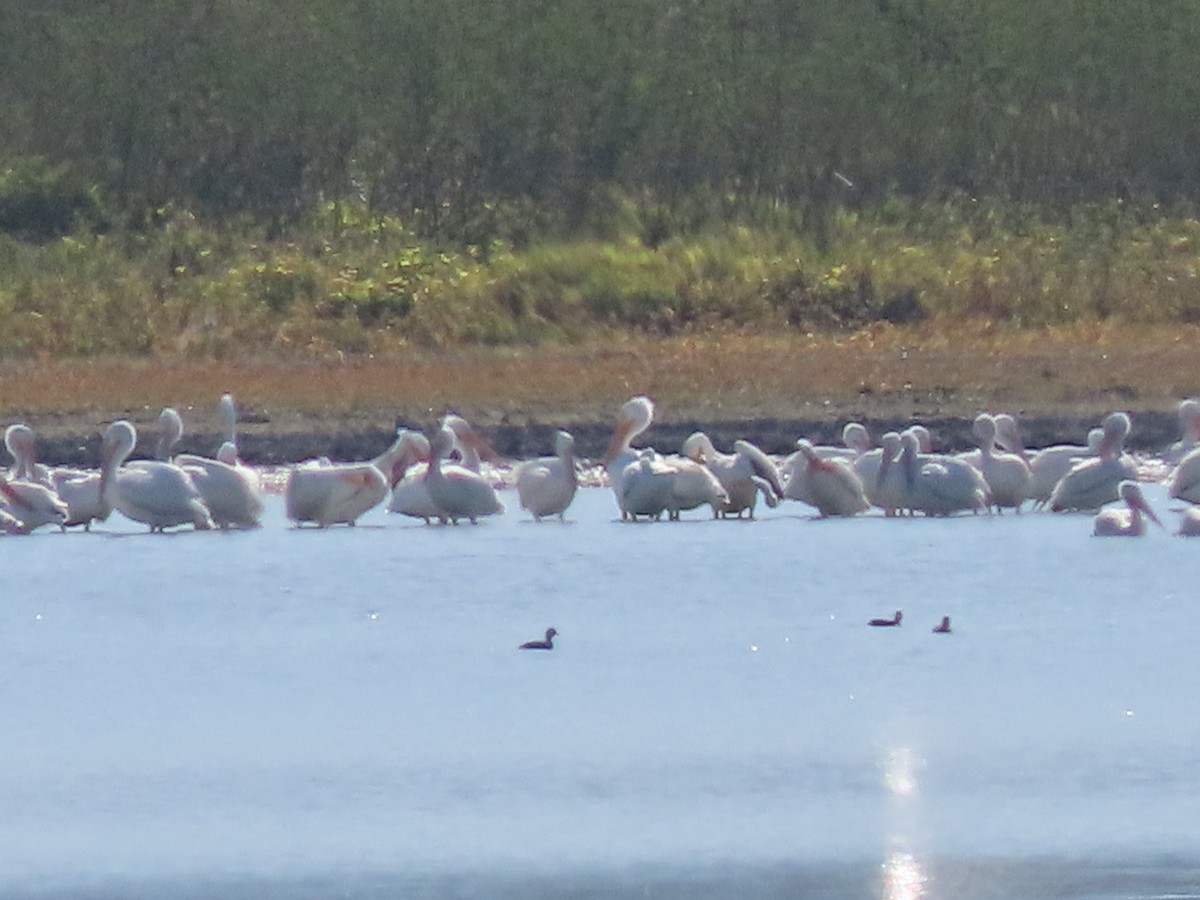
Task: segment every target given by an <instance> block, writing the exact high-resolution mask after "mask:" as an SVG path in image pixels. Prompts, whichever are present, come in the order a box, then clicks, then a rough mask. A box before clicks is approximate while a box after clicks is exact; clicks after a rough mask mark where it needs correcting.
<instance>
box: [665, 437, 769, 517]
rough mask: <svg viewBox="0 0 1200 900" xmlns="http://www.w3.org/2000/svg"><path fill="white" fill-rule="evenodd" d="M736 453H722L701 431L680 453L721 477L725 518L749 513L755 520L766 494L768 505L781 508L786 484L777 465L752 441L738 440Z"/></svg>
mask: <svg viewBox="0 0 1200 900" xmlns="http://www.w3.org/2000/svg"><path fill="white" fill-rule="evenodd" d="M733 449H734V452H733V453H719V452H718V451H717V449H716V447H714V446H713V442H712V441H711V440H710V439H709V437H708V435H707V434H705V433H704V432H703V431H697V432H695V433H694V434H692V435H690V436H689V437H688V438H687V440H685V441H684V442H683V446H682V448H681V449H680V452H682V453H683V455H684V456H686V457H687V458H688V459H691V460H693V461H694V462H698V463H701V464H702V465H706V466H708V468H709V470H710V471H711V472H712V473H713V474H714V475H715V476H717V480H718V481H719V482H721V486H722V487H723V488H724V489H725V493H727V494H728V495H729V502H728V503H726V504H725V505H724V506H723V507H722V509H721V515H722V516H728V515H733V516H736V517H737V518H739V519H740V518H741V517H742V513H743V512H748V513H749V515H750V518H751V519H753V518H754V506H755V502H756V501H757V499H758V495H759V494H762V495H763V499H764V500H765V501H766V503H767V506H770V507H772V508H774V507H776V506H778V505H779V501H780V500H781V499H782V498H783V485H782V482H781V480H780V477H779V470H778V469H776V468H775V463H773V462H771V460H770V458H769V457H768V456H767V455H766V454H765V453H763V452H762V451H761V450H760V449H758V447H756V446H754V444H752V443H750V442H749V441H741V440H739V441H735V442H734V444H733Z"/></svg>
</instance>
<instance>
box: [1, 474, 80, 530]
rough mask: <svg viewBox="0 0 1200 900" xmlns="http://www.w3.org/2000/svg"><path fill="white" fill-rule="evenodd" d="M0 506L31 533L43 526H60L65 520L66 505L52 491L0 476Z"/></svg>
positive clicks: (37, 485) (30, 483)
mask: <svg viewBox="0 0 1200 900" xmlns="http://www.w3.org/2000/svg"><path fill="white" fill-rule="evenodd" d="M0 506H2V507H4V508H6V509H7V510H8V512H9V514H10V515H12V516H13V517H15V518H17V519H19V520H20V521H21V524H22V525H23V526H24V528H25V529H26V530H28V531H33V529H35V528H40V527H41V526H43V525H59V526H61V525H62V524H63V523H64V522H65V521H66V520H67V504H65V503H63V501H62V500H61V499H60V498H59V496H58V494H56V493H55V492H54V490H53V489H51V488H48V487H46V486H45V485H44V484H36V483H34V482H32V481H9V480H8V479H7V478H5V477H4V476H3V475H0Z"/></svg>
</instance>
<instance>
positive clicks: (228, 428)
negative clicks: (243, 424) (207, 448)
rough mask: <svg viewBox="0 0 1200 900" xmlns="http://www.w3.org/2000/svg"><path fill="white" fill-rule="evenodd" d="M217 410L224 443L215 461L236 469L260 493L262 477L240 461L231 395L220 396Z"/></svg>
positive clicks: (235, 418)
mask: <svg viewBox="0 0 1200 900" xmlns="http://www.w3.org/2000/svg"><path fill="white" fill-rule="evenodd" d="M217 409H218V412H219V415H220V417H221V424H223V425H224V426H225V441H224V443H222V444H221V447H220V449H219V450H217V459H219V460H220V461H221V462H223V463H226V464H227V465H231V466H233V467H234V468H235V469H237V470H238V474H239V475H241V477H242V478H243V479H245V481H246V483H247V484H249V485H250V487H251V488H252V489H253V490H254V492H255V493H261V492H262V475H260V474H259V471H258V469H255V468H254V467H253V466H248V465H246V464H245V463H243V462H242V459H241V455H240V454H241V449H240V448H239V447H238V441H237V423H238V415H237V404H235V403H234V401H233V394H222V395H221V399H220V401H219V402H218V404H217ZM230 448H232V449H230Z"/></svg>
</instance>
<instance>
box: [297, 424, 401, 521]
mask: <svg viewBox="0 0 1200 900" xmlns="http://www.w3.org/2000/svg"><path fill="white" fill-rule="evenodd" d="M408 434H409V432H406V431H404V430H403V429H401V430H400V431H398V432H397V433H396V440H395V441H394V442H393V443H392V445H391V446H390V447H389V448H388V449H387V450H385V451H384V452H383V453H381V454H380V455H379V456H377V457H375V459H373V460H368V461H366V462H354V463H324V462H308V463H303V464H301V465H299V466H294V467H293V468H292V470H291V472H290V473H289V474H288V479H287V484H286V485H285V487H284V491H283V499H284V510H285V511H286V513H287V517H288V518H289V519H291V520H292V521H293V522H296V523H297V524H303V523H305V522H313V523H315V524H316V525H317V526H318V527H320V528H326V527H328V526H330V525H339V524H345V525H353V524H354V523H355V522H356V521H358V518H359V517H360V516H362V515H363V514H364V513H366V512H369V511H370V510H372V509H374V508H375V507H376V506H378V505H379V504H380V503H382V502H383V501H384V500H385V499H386V498H387V495H388V490H389V489H390V488H391V476H392V470H393V467H394V466H395V465H396V461H397V460H398V459H399V458H400V457H401V456H402V455H403V454H404V453H406V452H407V449H408V439H407V435H408Z"/></svg>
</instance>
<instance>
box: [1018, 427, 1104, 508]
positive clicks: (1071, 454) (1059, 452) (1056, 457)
mask: <svg viewBox="0 0 1200 900" xmlns="http://www.w3.org/2000/svg"><path fill="white" fill-rule="evenodd" d="M1103 442H1104V429H1102V428H1093V429H1092V430H1091V431H1089V432H1088V440H1087V445H1086V446H1080V445H1078V444H1054V445H1052V446H1050V447H1044V448H1042V449H1041V450H1037V451H1034V452H1033V453H1032V454H1031V455H1030V456H1029V476H1030V478H1029V499H1030V500H1032V501H1033V505H1034V508H1035V509H1037V508H1040V507H1042V506H1045V505H1046V504H1047V503H1049V502H1050V495H1051V494H1053V493H1054V488H1055V486H1057V484H1058V483H1059V482H1060V481H1062V479H1063V476H1064V475H1066V474H1067V473H1068V472H1070V471H1071V470H1072V469H1073V468H1075V466H1077V465H1079V463H1081V462H1084V461H1086V460H1089V459H1095V458H1096V456H1098V455H1099V453H1100V445H1101V444H1102V443H1103Z"/></svg>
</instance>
